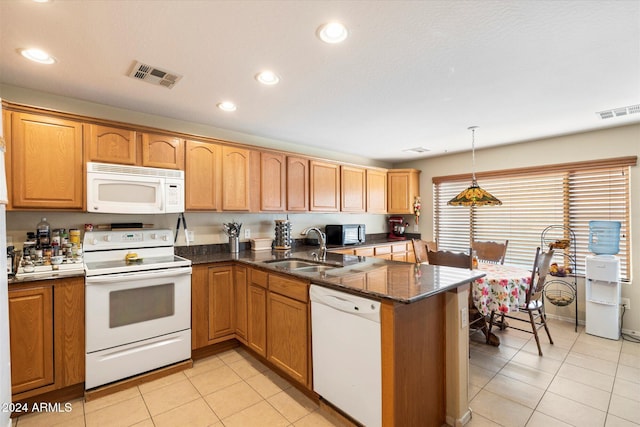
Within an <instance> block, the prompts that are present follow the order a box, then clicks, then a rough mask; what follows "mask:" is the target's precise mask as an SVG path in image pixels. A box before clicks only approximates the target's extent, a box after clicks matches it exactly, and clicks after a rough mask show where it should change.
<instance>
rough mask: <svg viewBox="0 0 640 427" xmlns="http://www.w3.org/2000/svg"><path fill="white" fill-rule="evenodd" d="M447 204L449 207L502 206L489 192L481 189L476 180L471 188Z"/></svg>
mask: <svg viewBox="0 0 640 427" xmlns="http://www.w3.org/2000/svg"><path fill="white" fill-rule="evenodd" d="M447 204H448V205H449V206H497V205H501V204H502V202H501V201H500V200H498V199H496V198H495V197H494V196H493V195H492V194H491V193H489V192H488V191H485V190H483V189H482V188H480V186H479V185H478V183H477V182H476V180H475V179H474V180H473V181H472V182H471V186H469V188H467V189H466V190H463V191H462V192H461V193H460V194H458V195H457V196H456V197H454V198H453V199H451V200H449V201H448V202H447Z"/></svg>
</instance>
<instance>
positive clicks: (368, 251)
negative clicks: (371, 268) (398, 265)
mask: <svg viewBox="0 0 640 427" xmlns="http://www.w3.org/2000/svg"><path fill="white" fill-rule="evenodd" d="M373 249H374V248H360V249H356V250H355V255H358V256H373V253H374V250H373Z"/></svg>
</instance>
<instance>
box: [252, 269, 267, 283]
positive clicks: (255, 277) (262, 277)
mask: <svg viewBox="0 0 640 427" xmlns="http://www.w3.org/2000/svg"><path fill="white" fill-rule="evenodd" d="M249 273H250V280H251V283H252V284H254V285H259V286H262V287H263V288H266V287H267V284H268V283H269V273H267V272H265V271H262V270H255V269H253V268H252V269H251V270H249Z"/></svg>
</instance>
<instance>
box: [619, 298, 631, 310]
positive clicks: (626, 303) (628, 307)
mask: <svg viewBox="0 0 640 427" xmlns="http://www.w3.org/2000/svg"><path fill="white" fill-rule="evenodd" d="M620 305H623V306H624V309H625V310H631V299H629V298H620Z"/></svg>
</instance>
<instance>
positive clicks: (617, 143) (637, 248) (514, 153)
mask: <svg viewBox="0 0 640 427" xmlns="http://www.w3.org/2000/svg"><path fill="white" fill-rule="evenodd" d="M611 120H615V119H611ZM476 147H480V149H479V148H476V172H480V171H492V170H500V169H511V168H519V167H530V166H537V165H547V164H555V163H566V162H579V161H586V160H596V159H606V158H615V157H625V156H640V125H637V124H636V125H628V126H621V127H615V128H609V129H604V130H598V131H593V132H585V133H579V134H573V135H566V136H562V137H557V138H548V139H542V140H537V141H530V142H526V143H521V144H511V145H505V146H501V147H495V148H487V149H482V148H481V147H482V141H476ZM394 167H406V168H416V169H421V170H422V173H421V174H420V193H421V196H422V205H423V211H422V215H421V217H420V219H421V220H420V233H421V234H422V237H423V238H424V239H427V240H431V239H432V238H433V210H432V209H431V201H432V200H433V184H432V178H433V177H434V176H445V175H455V174H460V173H469V172H471V153H470V152H465V153H456V154H451V155H446V156H440V157H432V158H427V159H422V160H416V161H412V162H406V163H402V164H396V165H394ZM630 179H631V194H630V200H631V209H630V211H631V266H632V272H631V277H632V283H631V284H625V285H623V287H622V296H623V297H627V298H630V299H631V306H632V309H631V310H630V311H627V312H626V314H625V316H624V323H623V328H624V329H629V330H633V331H638V333H640V166H635V167H632V168H631V176H630ZM479 181H480V185H481V186H482V180H479ZM488 190H491V189H488ZM634 282H635V283H634ZM578 292H579V317H580V318H581V320H584V283H583V281H582V280H581V281H580V284H579V289H578ZM571 310H575V308H574V306H573V305H571V306H568V307H565V308H556V307H554V306H550V307H549V308H548V311H549V313H550V314H557V315H559V316H566V317H568V318H572V317H573V316H574V313H573V312H572V311H571Z"/></svg>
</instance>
